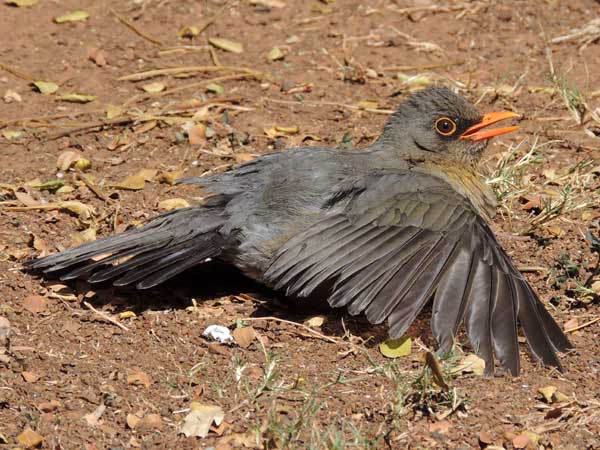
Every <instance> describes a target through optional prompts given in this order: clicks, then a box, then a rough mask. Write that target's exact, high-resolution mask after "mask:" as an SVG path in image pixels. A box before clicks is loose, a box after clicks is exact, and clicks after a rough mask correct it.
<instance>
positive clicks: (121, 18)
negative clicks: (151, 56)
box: [110, 9, 163, 45]
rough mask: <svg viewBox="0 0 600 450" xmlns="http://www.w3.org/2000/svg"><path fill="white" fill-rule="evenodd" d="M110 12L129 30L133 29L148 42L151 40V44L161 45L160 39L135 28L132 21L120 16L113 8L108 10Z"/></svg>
mask: <svg viewBox="0 0 600 450" xmlns="http://www.w3.org/2000/svg"><path fill="white" fill-rule="evenodd" d="M110 13H111V14H112V15H113V16H115V17H116V18H117V19H118V20H119V22H121V23H122V24H123V25H125V26H126V27H127V28H129V29H130V30H131V31H133V32H134V33H135V34H137V35H138V36H139V37H141V38H143V39H146V40H147V41H149V42H152V43H153V44H156V45H163V43H162V41H160V40H158V39H156V38H154V37H152V36H150V35H148V34H146V33H144V32H143V31H142V30H140V29H139V28H137V27H136V26H135V25H134V24H133V23H131V22H130V21H129V20H127V19H126V18H125V17H123V16H121V15H120V14H118V13H117V12H116V11H115V10H114V9H111V10H110Z"/></svg>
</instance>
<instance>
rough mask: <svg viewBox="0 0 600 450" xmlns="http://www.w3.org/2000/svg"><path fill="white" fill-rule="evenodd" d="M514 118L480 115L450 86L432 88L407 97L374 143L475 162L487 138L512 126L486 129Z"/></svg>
mask: <svg viewBox="0 0 600 450" xmlns="http://www.w3.org/2000/svg"><path fill="white" fill-rule="evenodd" d="M513 117H518V114H516V113H514V112H509V111H503V112H492V113H487V114H484V115H482V114H481V113H480V112H479V111H477V109H475V107H474V106H473V105H471V104H470V103H469V102H468V101H467V100H466V99H465V98H463V97H461V96H460V95H457V94H455V93H454V92H452V91H451V90H450V89H447V88H441V87H434V88H429V89H425V90H422V91H419V92H417V93H416V94H414V95H412V96H411V97H409V98H408V99H407V100H406V102H404V103H403V104H402V105H400V107H399V108H398V110H397V111H396V112H395V113H394V114H392V116H391V117H390V120H389V121H388V123H387V124H386V125H385V127H384V130H383V133H382V135H381V137H380V138H379V140H378V141H377V143H376V146H384V147H386V148H393V149H394V151H396V152H401V153H405V152H406V153H408V154H411V155H414V154H422V155H423V156H425V157H426V155H427V154H428V153H431V154H437V155H439V156H442V157H445V158H451V159H455V160H458V161H460V162H464V163H468V164H472V165H474V164H476V163H477V161H478V160H479V158H480V156H481V154H482V152H483V150H484V149H485V147H486V145H487V143H488V141H489V140H490V139H491V138H492V137H495V136H499V135H501V134H506V133H510V132H512V131H515V130H517V129H518V127H516V126H510V127H504V128H488V127H489V126H490V125H493V124H495V123H497V122H500V121H502V120H505V119H510V118H513Z"/></svg>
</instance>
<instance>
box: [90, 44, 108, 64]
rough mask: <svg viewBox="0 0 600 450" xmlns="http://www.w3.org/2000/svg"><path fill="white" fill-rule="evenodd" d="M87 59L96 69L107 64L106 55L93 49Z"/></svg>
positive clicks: (99, 50) (97, 49)
mask: <svg viewBox="0 0 600 450" xmlns="http://www.w3.org/2000/svg"><path fill="white" fill-rule="evenodd" d="M88 58H89V59H90V61H93V62H94V63H95V64H96V65H97V66H98V67H104V66H105V65H106V64H107V61H106V54H105V53H104V50H101V49H99V48H95V49H93V50H91V51H90V52H89V53H88Z"/></svg>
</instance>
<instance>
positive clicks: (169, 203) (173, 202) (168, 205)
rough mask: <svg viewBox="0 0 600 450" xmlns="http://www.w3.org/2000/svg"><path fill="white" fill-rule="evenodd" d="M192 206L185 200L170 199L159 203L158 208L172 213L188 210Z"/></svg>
mask: <svg viewBox="0 0 600 450" xmlns="http://www.w3.org/2000/svg"><path fill="white" fill-rule="evenodd" d="M189 206H190V204H189V203H188V201H187V200H186V199H183V198H169V199H167V200H163V201H161V202H159V204H158V208H159V209H164V210H165V211H171V210H173V209H179V208H188V207H189Z"/></svg>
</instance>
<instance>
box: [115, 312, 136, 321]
mask: <svg viewBox="0 0 600 450" xmlns="http://www.w3.org/2000/svg"><path fill="white" fill-rule="evenodd" d="M132 317H137V315H136V313H134V312H133V311H123V312H122V313H119V319H131V318H132Z"/></svg>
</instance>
